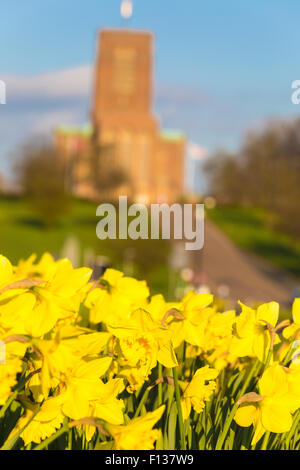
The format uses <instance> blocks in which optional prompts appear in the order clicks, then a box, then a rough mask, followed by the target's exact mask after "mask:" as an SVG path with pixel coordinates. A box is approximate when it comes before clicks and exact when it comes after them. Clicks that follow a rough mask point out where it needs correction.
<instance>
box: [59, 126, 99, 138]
mask: <svg viewBox="0 0 300 470" xmlns="http://www.w3.org/2000/svg"><path fill="white" fill-rule="evenodd" d="M56 132H60V133H62V134H69V135H72V134H74V135H76V134H80V135H83V136H86V137H88V136H91V135H92V133H93V126H92V124H89V123H88V124H84V125H83V126H60V127H57V128H56Z"/></svg>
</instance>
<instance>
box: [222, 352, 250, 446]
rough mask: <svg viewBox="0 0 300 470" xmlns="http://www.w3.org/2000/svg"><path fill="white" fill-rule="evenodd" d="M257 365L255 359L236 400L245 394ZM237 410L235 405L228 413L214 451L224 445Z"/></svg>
mask: <svg viewBox="0 0 300 470" xmlns="http://www.w3.org/2000/svg"><path fill="white" fill-rule="evenodd" d="M258 364H259V360H258V359H257V360H256V361H255V362H254V364H253V366H252V367H251V369H250V371H249V374H248V376H247V379H246V380H245V383H244V385H243V387H242V389H241V391H240V393H239V394H238V396H237V399H238V398H240V397H241V396H242V395H244V393H245V392H246V390H247V388H248V385H249V384H250V381H251V379H252V377H253V375H254V374H255V372H256V369H257V366H258ZM237 409H238V405H237V404H236V403H235V404H234V406H233V408H232V410H231V412H230V415H229V416H228V418H227V419H226V421H225V425H224V428H223V431H222V434H221V435H220V437H219V439H218V441H217V445H216V450H221V449H222V447H223V444H224V441H225V439H226V436H227V433H228V431H229V428H230V426H231V423H232V420H233V418H234V416H235V413H236V410H237Z"/></svg>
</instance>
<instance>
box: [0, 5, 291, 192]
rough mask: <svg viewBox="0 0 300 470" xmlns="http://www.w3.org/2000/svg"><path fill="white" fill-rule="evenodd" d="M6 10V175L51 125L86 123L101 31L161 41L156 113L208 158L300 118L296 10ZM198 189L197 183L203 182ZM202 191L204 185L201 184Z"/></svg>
mask: <svg viewBox="0 0 300 470" xmlns="http://www.w3.org/2000/svg"><path fill="white" fill-rule="evenodd" d="M120 3H121V0H26V1H24V0H1V15H0V80H1V79H2V80H4V81H5V82H6V85H7V104H6V105H0V171H3V172H5V173H6V174H7V173H8V172H9V168H10V167H11V161H12V152H13V151H14V149H15V148H16V147H17V146H18V145H19V143H21V142H22V141H24V139H27V138H29V136H31V135H32V134H49V133H50V132H51V129H52V128H53V127H54V126H55V124H60V123H62V124H68V123H71V124H72V123H80V122H84V121H86V120H87V118H88V112H89V105H90V101H89V100H90V91H91V80H92V64H93V60H94V55H95V43H96V34H97V31H98V30H99V29H100V28H102V27H122V28H124V27H130V28H138V29H147V30H152V31H154V33H155V41H156V44H155V59H156V63H155V104H154V108H155V112H156V113H157V114H158V115H159V116H160V120H161V124H162V126H163V127H166V128H179V129H182V130H183V131H184V132H185V133H186V135H187V137H188V139H189V140H190V141H193V142H196V143H198V144H199V145H200V146H201V147H204V148H205V149H207V152H208V154H210V153H212V152H213V151H214V150H215V149H216V148H220V147H225V148H228V149H235V148H237V147H238V145H239V144H240V142H241V139H242V137H243V135H244V134H245V132H246V131H247V129H249V128H257V127H260V126H262V125H263V123H264V122H265V121H266V120H267V119H269V118H273V117H289V116H291V117H292V116H295V115H298V114H299V112H300V105H299V106H296V105H293V104H292V103H291V83H292V81H293V80H295V79H300V70H299V66H300V59H299V48H300V28H299V18H300V2H299V1H298V0H289V1H286V0H259V1H253V0H252V1H251V0H226V1H225V0H185V1H184V0H134V13H133V17H132V18H131V19H130V20H129V21H124V20H122V19H121V16H120ZM198 183H199V182H198ZM200 184H201V181H200Z"/></svg>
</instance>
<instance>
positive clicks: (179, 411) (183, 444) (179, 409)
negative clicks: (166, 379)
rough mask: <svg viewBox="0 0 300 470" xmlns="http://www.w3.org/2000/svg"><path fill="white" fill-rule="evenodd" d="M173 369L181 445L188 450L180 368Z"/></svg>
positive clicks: (182, 448)
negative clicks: (182, 405) (179, 374)
mask: <svg viewBox="0 0 300 470" xmlns="http://www.w3.org/2000/svg"><path fill="white" fill-rule="evenodd" d="M172 370H173V378H174V388H175V397H176V404H177V412H178V424H179V434H180V445H181V450H186V443H185V438H184V427H183V418H182V409H181V402H180V398H181V397H180V390H179V383H178V369H177V367H173V369H172Z"/></svg>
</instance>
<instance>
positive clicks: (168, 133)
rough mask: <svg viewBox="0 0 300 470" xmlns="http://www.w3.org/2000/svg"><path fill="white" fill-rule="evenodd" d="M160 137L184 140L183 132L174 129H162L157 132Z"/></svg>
mask: <svg viewBox="0 0 300 470" xmlns="http://www.w3.org/2000/svg"><path fill="white" fill-rule="evenodd" d="M159 136H160V138H161V139H164V140H173V141H178V140H185V138H186V137H185V134H184V133H183V132H182V131H178V130H174V129H163V130H162V131H161V132H160V134H159Z"/></svg>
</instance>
